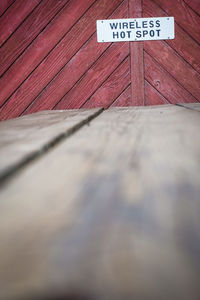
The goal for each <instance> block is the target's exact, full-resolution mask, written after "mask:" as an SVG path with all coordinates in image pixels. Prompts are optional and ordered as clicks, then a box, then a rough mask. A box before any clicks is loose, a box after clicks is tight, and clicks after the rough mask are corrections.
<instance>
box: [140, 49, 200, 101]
mask: <svg viewBox="0 0 200 300" xmlns="http://www.w3.org/2000/svg"><path fill="white" fill-rule="evenodd" d="M144 59H145V78H146V79H147V81H148V82H149V83H150V84H151V85H152V86H153V87H154V88H155V89H157V90H158V91H159V92H160V93H161V94H162V95H163V96H164V97H165V98H166V99H167V100H168V101H169V102H170V103H174V104H176V103H179V102H185V103H193V102H198V101H197V100H196V98H194V97H193V96H192V95H191V94H190V93H189V92H188V91H187V90H185V89H184V88H183V87H182V86H181V85H180V84H179V83H178V82H177V81H176V80H175V79H174V78H173V77H172V76H171V75H170V74H169V73H168V72H166V71H165V70H164V69H163V68H162V67H161V66H160V65H159V64H158V63H157V62H156V61H155V60H154V59H153V58H152V57H151V56H150V55H149V54H148V53H145V54H144Z"/></svg>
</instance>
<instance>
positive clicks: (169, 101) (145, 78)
mask: <svg viewBox="0 0 200 300" xmlns="http://www.w3.org/2000/svg"><path fill="white" fill-rule="evenodd" d="M145 81H146V82H148V84H149V85H150V86H151V87H152V88H153V89H155V90H156V91H157V92H158V93H159V94H160V95H161V96H162V97H163V98H164V99H165V100H166V101H167V103H169V104H173V103H171V102H170V101H169V100H168V99H167V98H166V97H165V96H164V95H163V94H162V93H161V92H160V91H159V90H157V88H155V87H154V86H153V85H152V84H151V83H150V82H149V81H148V80H147V79H146V78H145ZM173 105H174V104H173ZM146 106H149V105H146Z"/></svg>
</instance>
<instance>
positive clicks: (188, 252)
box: [0, 105, 200, 300]
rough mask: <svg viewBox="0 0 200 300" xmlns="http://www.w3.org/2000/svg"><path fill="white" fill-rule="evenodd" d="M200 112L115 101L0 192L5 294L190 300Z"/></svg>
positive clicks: (195, 295)
mask: <svg viewBox="0 0 200 300" xmlns="http://www.w3.org/2000/svg"><path fill="white" fill-rule="evenodd" d="M199 128H200V114H199V112H198V111H195V110H190V109H186V108H184V107H180V106H173V105H165V106H164V105H163V106H154V107H143V108H141V107H137V108H111V109H109V110H107V111H104V112H103V113H102V114H100V115H99V116H98V117H97V118H95V119H94V120H93V121H92V122H91V123H90V126H84V127H83V128H81V129H80V130H79V131H77V132H76V133H75V134H74V135H73V136H71V137H70V138H68V139H66V140H65V141H63V142H62V143H61V144H60V145H58V146H57V147H54V148H53V149H52V151H49V152H48V153H47V154H46V155H44V156H43V157H41V158H40V159H38V161H35V162H34V163H32V164H31V165H29V166H27V167H26V168H24V170H21V171H20V173H19V174H18V175H17V176H15V177H13V179H10V181H9V182H7V183H6V184H5V185H4V186H2V188H1V193H0V258H1V259H0V299H4V300H10V299H11V300H12V299H14V300H16V299H40V300H41V299H42V300H43V299H59V297H60V299H61V298H62V297H63V298H62V299H82V300H83V299H109V300H112V299H115V300H118V299H120V300H121V299H136V300H137V299H138V300H143V299H144V300H146V299H148V300H149V299H150V300H151V299H164V300H165V299H166V300H167V299H178V300H179V299H181V300H186V299H192V300H198V299H199V293H200V287H199V278H200V264H199V261H200V260H199V253H200V252H199V250H200V235H199V232H200V218H199V215H200V177H199V174H200V164H199V162H200V161H199V159H200V139H199Z"/></svg>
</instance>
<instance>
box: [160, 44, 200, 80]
mask: <svg viewBox="0 0 200 300" xmlns="http://www.w3.org/2000/svg"><path fill="white" fill-rule="evenodd" d="M162 43H163V44H167V46H169V47H170V48H171V49H172V50H173V51H174V52H175V53H176V55H177V56H178V57H180V58H182V60H184V61H185V62H186V63H187V64H188V67H190V68H191V69H193V70H195V71H196V72H197V73H198V74H199V75H200V72H199V71H198V70H196V69H195V68H194V67H193V66H192V65H191V64H190V63H189V62H188V61H187V60H186V59H185V58H184V56H182V55H181V54H180V53H179V52H178V51H176V49H174V48H173V47H172V46H171V45H169V44H168V41H167V40H166V41H162Z"/></svg>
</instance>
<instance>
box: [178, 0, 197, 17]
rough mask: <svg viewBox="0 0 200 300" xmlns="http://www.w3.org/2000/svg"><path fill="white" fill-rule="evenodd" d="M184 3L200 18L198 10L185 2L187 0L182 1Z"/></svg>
mask: <svg viewBox="0 0 200 300" xmlns="http://www.w3.org/2000/svg"><path fill="white" fill-rule="evenodd" d="M182 1H183V2H184V3H185V5H187V6H188V7H189V8H190V9H191V10H192V11H193V12H194V13H195V14H197V16H199V17H200V14H199V13H198V12H197V11H196V10H194V9H193V8H192V7H191V6H190V5H189V4H188V3H187V2H185V0H182Z"/></svg>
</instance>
